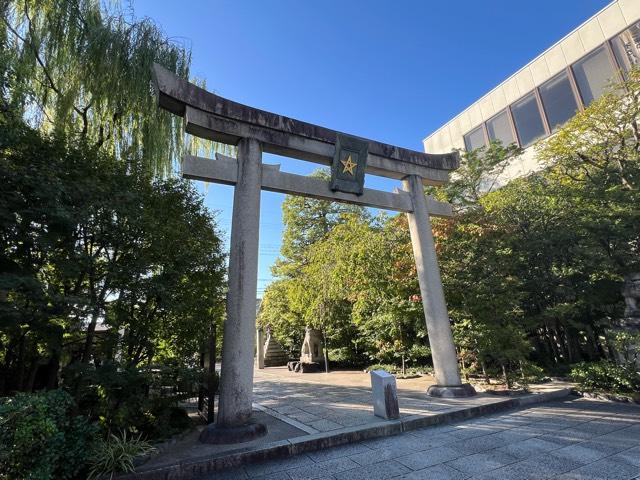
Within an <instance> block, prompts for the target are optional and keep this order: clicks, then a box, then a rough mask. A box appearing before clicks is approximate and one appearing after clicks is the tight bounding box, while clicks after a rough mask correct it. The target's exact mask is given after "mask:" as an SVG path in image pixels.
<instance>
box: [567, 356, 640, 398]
mask: <svg viewBox="0 0 640 480" xmlns="http://www.w3.org/2000/svg"><path fill="white" fill-rule="evenodd" d="M570 375H571V378H572V379H573V381H574V382H576V383H578V385H579V386H580V388H582V389H583V390H585V391H604V392H611V393H622V394H624V393H636V392H638V391H640V373H638V371H637V370H636V369H635V367H634V366H632V365H627V366H621V365H616V364H615V363H613V362H610V361H607V360H602V361H599V362H593V363H585V362H583V363H579V364H577V365H575V366H574V367H573V368H572V369H571V374H570Z"/></svg>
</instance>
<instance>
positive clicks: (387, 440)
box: [362, 434, 428, 453]
mask: <svg viewBox="0 0 640 480" xmlns="http://www.w3.org/2000/svg"><path fill="white" fill-rule="evenodd" d="M362 443H364V444H365V445H367V446H368V447H369V448H373V449H374V450H375V449H377V448H388V447H394V448H396V447H398V448H404V449H405V450H406V452H407V453H411V452H417V451H420V450H424V449H425V448H428V447H425V445H426V442H425V441H424V440H423V439H422V438H420V437H416V436H414V435H406V434H405V435H394V436H392V437H382V438H374V439H372V440H365V441H364V442H362Z"/></svg>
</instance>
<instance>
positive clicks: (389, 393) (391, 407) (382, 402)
mask: <svg viewBox="0 0 640 480" xmlns="http://www.w3.org/2000/svg"><path fill="white" fill-rule="evenodd" d="M370 375H371V393H372V395H373V414H374V415H375V416H376V417H381V418H384V419H386V420H395V419H397V418H400V408H399V407H398V388H397V387H396V377H394V376H393V375H391V374H390V373H389V372H385V371H384V370H372V371H371V373H370Z"/></svg>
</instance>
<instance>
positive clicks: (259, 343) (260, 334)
mask: <svg viewBox="0 0 640 480" xmlns="http://www.w3.org/2000/svg"><path fill="white" fill-rule="evenodd" d="M256 360H257V363H258V368H259V369H260V370H262V369H263V368H264V330H262V327H258V328H257V329H256Z"/></svg>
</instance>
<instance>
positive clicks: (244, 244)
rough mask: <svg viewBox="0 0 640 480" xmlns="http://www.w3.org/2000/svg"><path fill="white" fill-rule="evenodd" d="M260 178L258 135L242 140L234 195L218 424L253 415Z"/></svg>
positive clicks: (242, 420)
mask: <svg viewBox="0 0 640 480" xmlns="http://www.w3.org/2000/svg"><path fill="white" fill-rule="evenodd" d="M261 182H262V147H261V145H260V143H259V142H258V141H257V140H255V139H242V140H241V141H240V143H239V144H238V180H237V183H236V187H235V191H234V195H233V216H232V220H231V242H230V251H229V293H228V294H227V319H226V321H225V323H224V342H223V346H222V370H221V375H220V401H219V409H218V419H217V423H216V426H217V427H235V426H239V425H243V424H245V423H247V422H248V421H249V419H250V418H251V411H252V408H251V403H252V396H253V352H254V339H255V336H254V334H255V326H256V293H257V286H258V230H259V222H260V189H261Z"/></svg>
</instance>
